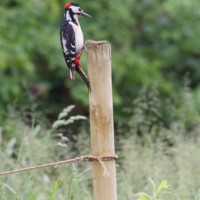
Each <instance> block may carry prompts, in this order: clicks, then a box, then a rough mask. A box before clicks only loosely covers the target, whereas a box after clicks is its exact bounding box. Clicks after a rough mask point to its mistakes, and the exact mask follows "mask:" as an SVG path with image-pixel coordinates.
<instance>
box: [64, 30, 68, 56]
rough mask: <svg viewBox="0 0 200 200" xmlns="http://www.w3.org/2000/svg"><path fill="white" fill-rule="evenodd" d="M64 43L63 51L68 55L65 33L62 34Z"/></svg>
mask: <svg viewBox="0 0 200 200" xmlns="http://www.w3.org/2000/svg"><path fill="white" fill-rule="evenodd" d="M62 43H63V51H64V52H65V54H66V55H67V54H69V52H68V50H67V40H65V39H64V37H63V33H62Z"/></svg>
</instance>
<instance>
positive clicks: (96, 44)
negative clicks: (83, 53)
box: [85, 40, 110, 46]
mask: <svg viewBox="0 0 200 200" xmlns="http://www.w3.org/2000/svg"><path fill="white" fill-rule="evenodd" d="M105 43H108V44H110V43H109V42H108V41H106V40H102V41H95V40H87V41H86V42H85V46H88V45H89V46H98V45H101V44H105Z"/></svg>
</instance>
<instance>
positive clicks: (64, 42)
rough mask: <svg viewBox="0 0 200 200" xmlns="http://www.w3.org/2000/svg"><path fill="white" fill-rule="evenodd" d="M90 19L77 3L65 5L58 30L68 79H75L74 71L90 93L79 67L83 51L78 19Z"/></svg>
mask: <svg viewBox="0 0 200 200" xmlns="http://www.w3.org/2000/svg"><path fill="white" fill-rule="evenodd" d="M80 16H83V17H91V16H90V15H88V14H87V13H85V12H83V10H82V8H81V7H80V6H79V4H77V3H73V2H71V3H67V4H65V6H64V19H63V23H62V25H61V29H60V41H61V46H62V50H63V55H64V58H65V62H66V64H67V66H68V68H69V72H70V78H71V79H72V80H74V79H75V71H76V72H78V73H79V75H80V76H81V78H82V79H83V81H84V82H85V84H86V85H87V87H88V89H89V91H90V83H89V80H88V78H87V76H86V74H85V73H84V71H83V69H82V68H81V65H80V58H81V54H82V51H83V49H84V39H83V32H82V30H81V26H80V24H79V21H78V19H79V17H80Z"/></svg>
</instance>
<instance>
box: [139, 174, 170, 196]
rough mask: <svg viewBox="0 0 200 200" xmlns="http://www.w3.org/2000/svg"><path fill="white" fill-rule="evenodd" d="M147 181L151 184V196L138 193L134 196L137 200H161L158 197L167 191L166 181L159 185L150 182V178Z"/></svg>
mask: <svg viewBox="0 0 200 200" xmlns="http://www.w3.org/2000/svg"><path fill="white" fill-rule="evenodd" d="M149 180H150V182H151V185H152V186H153V194H152V195H149V194H147V193H144V192H139V193H137V194H136V196H138V197H139V198H138V200H159V199H161V198H160V195H162V194H163V193H164V192H166V191H167V190H168V189H169V185H168V183H167V181H166V180H164V181H161V182H160V183H159V185H156V183H155V182H154V180H152V179H151V178H150V179H149Z"/></svg>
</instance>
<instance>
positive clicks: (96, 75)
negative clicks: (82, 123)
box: [86, 41, 117, 200]
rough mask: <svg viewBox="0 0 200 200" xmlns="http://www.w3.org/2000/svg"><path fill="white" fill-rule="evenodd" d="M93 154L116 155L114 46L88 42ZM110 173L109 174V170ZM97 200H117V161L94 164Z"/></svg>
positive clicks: (102, 42)
mask: <svg viewBox="0 0 200 200" xmlns="http://www.w3.org/2000/svg"><path fill="white" fill-rule="evenodd" d="M86 52H87V66H88V77H89V80H90V85H91V92H90V93H89V104H90V131H91V152H92V155H94V156H107V155H111V156H114V155H115V148H114V127H113V100H112V80H111V46H110V44H109V43H108V42H107V41H87V42H86ZM105 169H106V170H105ZM93 191H94V200H117V189H116V171H115V161H114V160H112V161H107V162H104V168H103V167H102V165H101V164H100V163H99V162H94V163H93Z"/></svg>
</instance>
